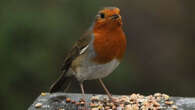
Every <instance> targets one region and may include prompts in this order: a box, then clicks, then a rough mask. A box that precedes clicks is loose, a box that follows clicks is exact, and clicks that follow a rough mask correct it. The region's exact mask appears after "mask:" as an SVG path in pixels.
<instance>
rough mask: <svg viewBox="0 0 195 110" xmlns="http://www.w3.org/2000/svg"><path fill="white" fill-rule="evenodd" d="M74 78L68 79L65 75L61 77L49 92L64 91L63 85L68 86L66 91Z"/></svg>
mask: <svg viewBox="0 0 195 110" xmlns="http://www.w3.org/2000/svg"><path fill="white" fill-rule="evenodd" d="M71 80H72V77H67V76H66V75H65V74H61V76H60V77H59V78H58V79H57V80H56V81H55V82H54V83H53V84H52V85H51V87H50V89H49V92H50V93H53V92H58V91H60V90H61V89H62V87H63V85H66V86H67V87H66V89H67V88H69V86H70V83H71V82H72V81H71Z"/></svg>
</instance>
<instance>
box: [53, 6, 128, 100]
mask: <svg viewBox="0 0 195 110" xmlns="http://www.w3.org/2000/svg"><path fill="white" fill-rule="evenodd" d="M122 25H123V23H122V17H121V15H120V9H119V8H117V7H105V8H103V9H101V10H99V11H98V13H97V15H96V17H95V20H94V22H93V23H92V26H91V27H90V28H89V29H88V31H87V32H86V33H85V34H83V36H81V37H80V39H79V40H78V41H77V42H76V43H75V44H74V45H73V47H72V49H70V51H69V52H68V53H67V54H66V56H65V57H64V61H63V65H62V67H61V69H60V72H61V75H60V76H59V78H58V79H57V80H56V81H55V82H54V83H53V84H52V85H51V87H50V89H49V92H50V93H55V92H59V91H60V90H61V89H62V88H63V85H64V84H66V85H67V88H68V86H71V82H72V80H75V79H76V80H77V81H78V82H79V85H80V88H81V92H82V95H83V99H84V100H85V91H84V87H83V82H84V81H86V80H98V81H99V82H100V84H101V86H102V87H103V89H104V90H105V92H106V94H107V95H108V97H109V99H113V98H112V95H111V93H110V92H109V91H108V89H107V88H106V86H105V84H104V83H103V81H102V79H103V78H105V77H107V76H108V75H110V74H111V73H112V72H113V71H114V70H115V69H116V68H117V67H118V65H119V64H120V62H121V60H122V58H123V56H124V54H125V51H126V45H127V41H126V35H125V33H124V31H123V28H122Z"/></svg>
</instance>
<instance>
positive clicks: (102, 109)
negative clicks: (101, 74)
mask: <svg viewBox="0 0 195 110" xmlns="http://www.w3.org/2000/svg"><path fill="white" fill-rule="evenodd" d="M47 95H49V94H47V93H41V96H43V97H46V96H47ZM52 104H53V105H56V106H55V110H65V108H64V107H66V110H85V104H87V106H88V109H87V110H177V109H178V107H177V106H176V105H175V104H174V102H173V101H172V100H171V98H170V96H168V95H166V94H161V93H155V94H154V95H149V96H143V95H140V94H131V95H123V96H113V100H110V99H108V97H106V96H104V95H94V96H92V97H91V98H90V101H89V102H85V101H84V100H83V99H82V98H80V100H72V99H71V98H69V97H59V98H57V99H53V101H51V106H49V105H50V104H49V105H45V103H44V102H41V101H40V102H38V103H35V104H34V106H35V108H38V109H43V108H44V110H45V109H46V110H50V109H53V108H51V107H52ZM49 108H50V109H49Z"/></svg>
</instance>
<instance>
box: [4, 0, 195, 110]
mask: <svg viewBox="0 0 195 110" xmlns="http://www.w3.org/2000/svg"><path fill="white" fill-rule="evenodd" d="M194 4H195V3H194V2H193V0H191V1H190V0H1V1H0V74H1V80H0V99H1V102H0V105H1V110H11V109H15V110H24V109H27V108H28V106H29V105H30V104H32V102H33V100H34V99H35V98H36V97H37V96H39V95H40V92H42V91H48V88H49V86H50V85H51V83H52V82H53V81H54V80H56V78H57V77H58V76H59V73H58V72H57V71H58V69H59V67H60V65H61V63H62V62H63V56H64V54H65V53H66V52H67V51H68V50H69V49H70V48H71V46H72V45H73V43H74V42H75V41H76V40H77V39H79V37H80V36H81V35H82V34H83V33H84V32H85V31H86V30H87V29H88V27H90V25H91V24H92V21H93V20H94V18H95V15H96V13H97V11H98V10H99V9H101V8H103V7H105V6H117V7H119V8H120V9H121V15H122V17H123V22H124V31H125V33H126V35H127V40H128V41H127V42H128V48H127V51H126V55H125V58H124V60H123V62H122V63H121V65H120V66H119V67H118V68H117V69H116V71H115V72H114V73H113V74H112V75H110V76H109V77H107V78H105V79H104V81H105V83H106V85H107V87H108V88H109V89H110V91H111V92H112V93H113V94H131V93H140V94H144V95H149V94H153V93H155V92H162V93H167V94H169V95H172V96H185V97H186V96H190V97H194V96H195V69H194V68H193V67H194V63H195V51H194V50H195V48H194V47H195V44H194V35H193V34H194V23H195V22H194V21H195V17H194V15H195V14H194V11H195V6H194ZM87 82H88V81H86V82H85V89H86V92H88V93H104V92H103V89H102V88H101V87H100V86H98V84H97V82H96V81H89V82H88V83H87ZM74 92H80V88H76V89H75V90H74Z"/></svg>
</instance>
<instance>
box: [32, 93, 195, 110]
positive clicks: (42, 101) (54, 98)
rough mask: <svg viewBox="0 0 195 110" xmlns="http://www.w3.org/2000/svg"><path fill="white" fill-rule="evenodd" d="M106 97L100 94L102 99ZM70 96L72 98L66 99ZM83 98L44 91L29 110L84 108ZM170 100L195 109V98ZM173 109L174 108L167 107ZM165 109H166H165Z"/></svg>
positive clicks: (188, 109)
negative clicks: (81, 100) (78, 103)
mask: <svg viewBox="0 0 195 110" xmlns="http://www.w3.org/2000/svg"><path fill="white" fill-rule="evenodd" d="M92 96H93V95H92V94H86V99H87V103H88V104H89V103H90V98H91V97H92ZM103 97H106V96H105V95H100V99H101V98H103ZM67 98H70V100H69V99H68V100H66V99H67ZM81 98H82V95H81V94H71V93H53V94H49V93H42V94H41V95H40V96H39V97H38V98H37V99H36V100H35V101H34V103H33V104H32V105H31V106H30V107H29V108H28V110H82V109H84V105H81V104H80V105H79V106H78V105H77V103H76V102H79V100H80V99H81ZM170 100H172V101H174V105H176V106H177V107H178V109H177V110H195V98H185V97H171V98H170ZM166 109H168V110H173V109H172V108H166ZM163 110H164V109H163Z"/></svg>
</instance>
